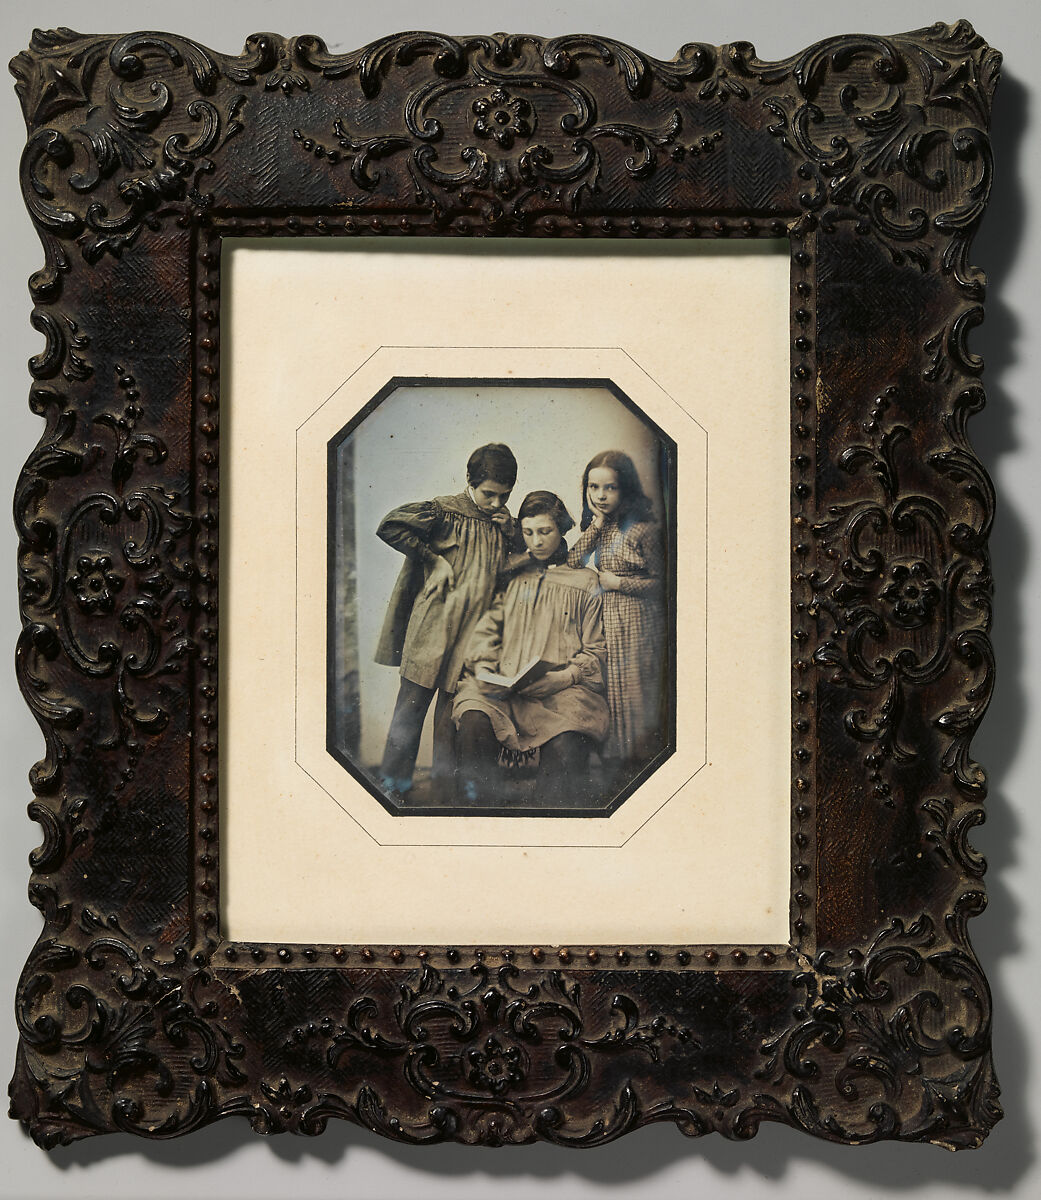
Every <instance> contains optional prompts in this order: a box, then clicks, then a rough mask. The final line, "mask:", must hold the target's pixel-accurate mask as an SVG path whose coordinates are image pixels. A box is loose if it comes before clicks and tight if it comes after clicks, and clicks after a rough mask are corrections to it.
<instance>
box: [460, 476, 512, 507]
mask: <svg viewBox="0 0 1041 1200" xmlns="http://www.w3.org/2000/svg"><path fill="white" fill-rule="evenodd" d="M512 491H513V487H512V486H511V485H508V484H505V483H497V482H496V481H495V480H494V479H486V480H485V481H484V482H483V483H479V484H477V486H476V487H473V486H471V488H470V494H471V495H472V496H473V500H474V504H476V505H477V507H478V508H479V509H480V510H481V512H486V513H497V512H502V510H503V509H504V508H505V507H506V501H507V500H509V498H510V492H512Z"/></svg>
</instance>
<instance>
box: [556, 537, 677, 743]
mask: <svg viewBox="0 0 1041 1200" xmlns="http://www.w3.org/2000/svg"><path fill="white" fill-rule="evenodd" d="M590 559H591V560H592V563H593V565H594V566H595V567H596V568H597V570H603V571H611V572H613V573H614V574H615V575H617V576H618V577H619V578H620V579H621V585H620V587H619V588H618V590H617V591H605V592H604V593H603V600H604V633H605V635H606V639H607V700H608V704H609V705H610V708H611V729H610V734H609V736H608V738H607V741H606V743H605V745H604V757H605V758H619V759H623V760H627V761H632V760H636V759H641V758H644V757H646V756H647V755H648V754H651V753H653V752H654V751H655V750H656V749H657V748H658V746H659V745H660V744H661V741H662V737H663V735H664V732H665V731H664V728H663V724H664V712H665V704H664V697H663V689H662V683H663V663H664V652H665V608H664V580H665V564H664V554H663V548H662V539H661V528H660V526H659V525H658V524H657V523H656V522H653V521H635V522H633V523H632V524H631V525H628V526H627V527H625V528H622V527H621V526H620V525H619V524H618V522H617V521H616V520H615V519H614V518H613V517H610V516H608V517H605V518H604V522H603V525H602V527H601V528H600V529H596V528H595V527H594V526H592V525H590V526H589V528H588V529H586V531H585V532H584V533H583V534H582V535H581V536H580V537H579V539H578V540H577V541H576V542H575V545H574V546H573V547H572V549H571V552H570V553H569V554H568V563H569V564H570V565H571V566H572V567H578V566H581V564H582V563H584V562H586V561H588V560H590Z"/></svg>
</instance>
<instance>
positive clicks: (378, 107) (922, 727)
mask: <svg viewBox="0 0 1041 1200" xmlns="http://www.w3.org/2000/svg"><path fill="white" fill-rule="evenodd" d="M999 67H1000V55H999V54H998V53H997V52H996V51H994V50H992V49H990V48H989V47H988V46H987V45H986V44H985V43H984V42H983V41H982V40H981V39H980V38H979V37H978V36H977V35H976V34H975V33H974V31H973V30H972V29H971V27H970V26H969V25H968V24H966V23H965V22H960V23H958V24H956V25H953V26H946V25H936V26H932V27H930V28H928V29H923V30H919V31H917V32H915V33H912V34H907V35H901V36H897V37H892V38H881V37H862V36H851V37H839V38H833V39H830V40H829V41H827V42H824V43H821V44H819V45H817V46H813V47H811V48H810V49H808V50H807V51H805V52H804V53H801V54H798V55H795V56H793V57H791V58H789V59H786V60H784V61H781V62H764V61H762V60H760V59H758V57H757V56H756V54H755V51H754V49H753V48H752V46H751V45H749V44H748V43H743V42H742V43H734V44H732V45H728V46H724V47H721V48H714V47H710V46H707V45H702V44H699V43H690V44H688V45H686V46H684V47H682V48H681V49H680V51H679V52H678V54H677V56H676V57H675V58H674V59H673V60H672V61H669V62H664V61H660V60H655V59H652V58H649V57H647V56H645V55H642V54H640V53H638V52H637V51H635V50H633V49H631V48H630V47H627V46H624V45H621V44H619V43H617V42H613V41H611V40H609V39H598V38H595V37H585V36H574V37H562V38H554V39H552V40H549V41H542V40H540V39H538V38H533V37H507V36H505V35H497V36H495V37H475V38H460V39H457V38H450V37H445V36H441V35H434V34H403V35H399V36H395V37H390V38H387V39H384V40H382V41H380V42H377V43H374V44H373V45H371V46H369V47H366V48H365V49H363V50H361V51H359V52H357V53H354V54H347V55H334V54H330V53H329V52H328V50H327V48H326V47H325V45H324V44H323V43H322V42H321V40H320V39H318V38H316V37H313V36H303V37H294V38H288V39H286V38H282V37H278V36H275V35H271V34H259V35H255V36H254V37H251V38H250V39H249V40H248V42H247V45H246V47H245V50H244V53H243V54H242V55H241V56H238V57H231V56H227V55H221V54H215V53H213V52H211V51H209V50H206V49H205V48H203V47H201V46H199V45H197V44H195V43H192V42H189V41H187V40H185V39H182V38H178V37H172V36H167V35H159V34H152V33H144V34H132V35H127V36H123V37H116V38H113V37H108V36H104V37H102V36H82V35H79V34H75V33H73V32H71V31H69V30H57V31H52V32H49V33H44V32H38V33H36V34H35V35H34V38H33V42H32V45H31V47H30V49H29V50H28V51H27V52H26V53H23V54H21V55H19V56H18V57H17V58H16V59H15V60H14V62H13V63H12V70H13V72H14V74H15V77H16V80H17V90H18V93H19V96H20V99H21V101H22V106H23V110H24V113H25V117H26V123H27V127H28V140H27V145H26V149H25V152H24V155H23V158H22V165H21V171H22V189H23V194H24V197H25V201H26V204H27V207H28V209H29V212H30V215H31V217H32V220H33V222H34V224H35V226H36V228H37V230H38V232H39V234H40V237H41V240H42V243H43V247H44V255H45V262H44V266H43V267H42V268H41V270H40V271H38V272H37V273H36V274H35V275H34V276H33V277H32V279H31V281H30V287H31V291H32V297H33V301H34V305H35V307H34V310H33V316H32V323H33V325H34V327H35V328H36V329H38V330H40V331H41V332H42V333H43V334H44V335H45V337H46V347H45V349H44V351H43V352H42V353H40V354H39V355H37V356H36V357H35V358H33V359H32V361H31V363H30V368H31V371H32V374H33V377H34V384H33V387H32V392H31V396H30V403H31V406H32V408H33V410H34V411H36V412H37V413H39V414H40V415H41V416H42V417H43V418H44V419H45V423H46V424H45V431H44V434H43V436H42V438H41V441H40V443H39V445H38V446H37V447H36V449H35V450H34V451H33V452H32V453H31V455H30V456H29V459H28V461H27V463H26V466H25V469H24V471H23V474H22V477H21V479H20V482H19V485H18V489H17V494H16V498H15V519H16V522H17V526H18V530H19V534H20V549H19V584H20V597H21V609H22V616H23V623H24V628H23V632H22V635H21V637H20V639H19V644H18V650H17V662H18V671H19V678H20V682H21V686H22V689H23V692H24V694H25V696H26V699H27V701H28V703H29V705H30V707H31V708H32V710H33V712H34V713H35V715H36V716H37V718H38V720H39V722H40V725H41V727H42V729H43V732H44V735H45V739H46V755H45V758H44V759H43V760H42V761H41V762H40V763H38V764H37V765H36V766H35V767H34V768H33V770H32V772H31V782H32V785H33V789H34V792H35V794H36V795H35V799H34V801H33V802H32V804H31V805H30V815H31V816H32V817H33V819H35V820H36V821H38V822H39V823H40V825H41V827H42V830H43V840H42V843H41V845H40V846H39V848H38V849H37V850H36V851H34V853H33V855H32V861H31V865H32V868H33V875H32V882H31V884H30V897H31V899H32V901H33V903H34V904H35V905H36V906H37V907H38V908H39V909H40V911H41V912H42V914H43V916H44V919H45V928H44V930H43V932H42V934H41V936H40V939H39V941H38V943H37V945H36V947H35V949H34V950H33V952H32V954H31V955H30V958H29V961H28V963H27V964H26V968H25V971H24V974H23V976H22V979H21V982H20V985H19V990H18V996H17V1014H18V1021H19V1030H20V1044H19V1051H18V1059H17V1064H16V1069H15V1075H14V1079H13V1081H12V1084H11V1089H10V1090H11V1100H12V1102H11V1112H12V1115H13V1116H14V1117H16V1118H18V1119H19V1120H21V1121H22V1122H23V1123H24V1124H25V1125H26V1127H27V1128H28V1129H29V1131H30V1132H31V1133H32V1135H33V1137H34V1138H35V1139H36V1140H37V1141H38V1142H39V1143H40V1144H41V1145H43V1146H47V1147H50V1146H53V1145H56V1144H59V1143H64V1142H68V1141H70V1140H73V1139H75V1138H78V1137H83V1136H87V1135H90V1134H97V1133H103V1132H106V1131H110V1130H116V1129H121V1130H127V1131H131V1132H135V1133H138V1134H141V1135H144V1136H152V1137H169V1136H173V1135H175V1134H178V1133H182V1132H187V1131H189V1130H191V1129H193V1128H196V1127H198V1126H200V1125H202V1124H205V1123H207V1122H209V1121H212V1120H215V1119H217V1118H220V1117H224V1116H232V1115H236V1116H242V1117H245V1118H246V1119H247V1120H248V1121H250V1123H251V1124H252V1126H253V1128H255V1129H256V1130H258V1131H259V1132H278V1131H282V1130H287V1129H288V1130H292V1131H294V1132H297V1133H307V1134H314V1133H318V1132H320V1131H321V1130H322V1129H323V1128H324V1127H325V1125H326V1123H327V1121H328V1119H329V1118H330V1117H333V1116H337V1117H343V1118H346V1119H348V1120H352V1121H355V1122H358V1123H360V1124H362V1125H365V1126H367V1127H369V1128H371V1129H374V1130H376V1131H378V1132H381V1133H383V1134H385V1135H386V1136H388V1137H392V1138H397V1139H400V1140H405V1141H409V1142H414V1143H422V1142H432V1141H440V1140H444V1139H455V1140H459V1141H465V1142H477V1143H483V1144H490V1145H497V1144H503V1143H506V1142H523V1141H530V1140H532V1139H535V1138H541V1139H545V1140H549V1141H553V1142H557V1143H560V1144H566V1145H579V1146H583V1145H584V1146H591V1145H596V1144H599V1143H601V1142H604V1141H607V1140H610V1139H612V1138H614V1137H617V1136H619V1135H620V1134H622V1133H624V1132H626V1131H628V1130H631V1129H633V1128H635V1127H637V1126H639V1125H641V1124H644V1123H647V1122H650V1121H661V1120H666V1121H671V1122H674V1123H675V1124H676V1125H677V1126H678V1127H679V1128H680V1129H681V1130H682V1131H683V1132H684V1133H686V1134H689V1135H699V1134H702V1133H706V1132H709V1131H712V1130H717V1131H719V1132H721V1133H723V1134H724V1135H725V1136H728V1137H734V1138H745V1137H750V1136H752V1135H753V1134H754V1133H755V1132H756V1130H757V1129H758V1127H759V1125H760V1123H761V1122H762V1121H764V1120H773V1121H780V1122H784V1123H787V1124H790V1125H794V1126H797V1127H800V1128H802V1129H805V1130H807V1131H809V1132H811V1133H813V1134H816V1135H817V1136H820V1137H824V1138H829V1139H832V1140H836V1141H845V1142H867V1141H874V1140H877V1139H880V1138H900V1139H904V1140H910V1141H927V1142H933V1143H936V1144H939V1145H942V1146H946V1147H948V1148H952V1149H956V1148H960V1147H964V1146H974V1145H977V1144H979V1142H980V1141H981V1140H982V1139H983V1137H984V1136H985V1135H986V1133H987V1132H988V1130H989V1129H990V1128H991V1126H992V1125H993V1124H994V1122H995V1121H996V1120H997V1119H998V1118H999V1117H1000V1115H1001V1113H1000V1108H999V1106H998V1103H997V1095H998V1091H997V1085H996V1082H995V1079H994V1075H993V1070H992V1067H991V1060H990V1002H989V994H988V989H987V983H986V980H985V978H984V976H983V974H982V972H981V970H980V967H979V964H978V962H977V960H976V958H975V955H974V953H973V951H972V948H971V946H970V943H969V939H968V934H967V921H968V919H969V918H970V917H971V916H974V915H976V914H977V913H979V912H980V911H981V910H982V908H983V906H984V903H985V894H984V890H983V885H982V875H983V871H984V863H983V861H982V859H981V858H980V856H979V855H978V854H977V853H976V852H975V851H974V850H973V848H972V847H971V845H970V843H969V841H968V835H969V833H970V832H971V830H972V828H973V827H974V826H975V825H977V824H979V822H980V821H981V820H982V819H983V809H982V801H983V798H984V794H985V779H984V775H983V772H982V770H981V769H980V768H979V766H978V765H977V764H976V763H975V762H974V761H973V759H972V757H971V753H970V739H971V737H972V735H973V732H974V731H975V729H976V727H977V725H978V723H979V721H980V719H981V716H982V714H983V711H984V709H985V707H986V703H987V699H988V696H989V694H990V690H991V686H992V680H993V663H992V655H991V649H990V642H989V639H988V636H987V630H988V626H989V620H990V600H989V595H990V575H989V565H988V558H987V535H988V531H989V526H990V521H991V517H992V512H993V497H992V493H991V488H990V484H989V481H988V479H987V476H986V474H985V473H984V471H983V470H982V468H981V466H980V464H979V462H978V461H977V459H976V457H975V456H974V454H973V452H972V449H971V446H970V444H969V442H968V439H967V435H966V423H967V420H968V418H969V416H971V415H972V414H974V413H976V412H978V411H979V410H980V409H981V407H982V406H983V400H984V397H983V391H982V388H981V385H980V382H979V375H980V371H981V366H982V364H981V362H980V361H979V359H978V358H977V357H976V356H975V355H974V354H973V353H972V352H971V351H970V350H969V348H968V345H967V335H968V333H969V331H970V330H971V329H972V328H973V327H974V326H975V325H976V324H978V323H979V321H980V320H981V319H982V315H983V308H982V302H983V297H984V288H985V280H984V276H983V275H982V273H981V272H980V271H979V270H978V269H977V268H975V267H974V266H973V265H972V263H971V261H970V258H969V253H970V245H971V240H972V237H973V234H974V232H975V230H976V228H977V226H978V223H979V221H980V219H981V217H982V214H983V210H984V207H985V204H986V201H987V197H988V194H989V190H990V181H991V169H992V168H991V160H990V143H989V138H988V133H987V129H988V122H989V113H990V104H991V99H992V94H993V88H994V85H995V83H996V80H997V76H998V71H999ZM357 233H366V234H382V235H386V236H410V235H413V234H434V235H438V236H459V237H470V236H509V237H583V238H584V237H603V238H631V237H635V238H654V239H659V238H675V239H683V238H688V237H750V238H754V237H756V236H762V235H764V234H765V235H770V236H783V235H784V234H785V233H787V235H788V236H789V237H790V238H791V242H792V249H793V254H792V287H793V303H792V645H793V651H792V697H793V721H792V727H793V734H792V763H793V771H792V924H791V941H790V943H789V945H787V946H784V947H758V948H757V947H715V946H697V945H691V946H641V947H637V946H590V947H568V946H552V947H550V946H532V947H529V948H524V949H517V948H506V949H504V948H501V947H500V948H496V947H494V946H484V947H452V946H443V947H422V946H420V947H379V946H371V947H361V946H351V947H345V946H295V945H294V946H261V945H253V946H242V945H232V944H228V943H226V942H224V941H223V940H222V937H221V931H220V920H219V915H218V914H219V904H218V896H217V880H218V871H217V867H218V861H219V847H220V837H219V827H218V820H217V817H218V797H217V782H218V780H217V770H216V763H217V755H218V747H219V729H218V727H217V720H216V713H217V707H216V685H217V662H216V645H217V625H218V621H219V607H218V590H217V589H218V580H217V570H216V563H217V535H218V504H219V481H220V463H219V457H218V438H219V419H220V404H219V395H220V389H219V385H220V366H219V364H220V359H219V291H220V283H221V279H220V253H219V251H220V242H221V238H222V237H223V236H225V235H234V236H250V235H265V236H270V235H275V236H286V237H313V236H324V237H328V236H347V237H349V236H352V235H354V234H357ZM129 314H132V315H133V326H132V328H131V329H130V330H129V331H128V328H127V326H126V322H125V318H126V317H127V316H128V315H129ZM746 470H748V471H749V474H748V475H747V476H745V475H744V474H743V473H744V472H745V471H746ZM745 478H747V481H748V486H754V473H753V472H752V471H751V468H750V466H749V464H735V466H734V478H733V482H734V485H735V486H741V481H742V480H743V479H745ZM260 519H263V514H262V513H258V520H260ZM749 586H754V581H753V580H750V581H749ZM680 732H681V733H682V731H680Z"/></svg>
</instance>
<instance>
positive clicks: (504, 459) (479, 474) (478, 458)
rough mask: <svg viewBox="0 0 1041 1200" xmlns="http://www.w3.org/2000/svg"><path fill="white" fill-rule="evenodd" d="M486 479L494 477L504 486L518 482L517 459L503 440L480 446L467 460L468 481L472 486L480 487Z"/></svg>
mask: <svg viewBox="0 0 1041 1200" xmlns="http://www.w3.org/2000/svg"><path fill="white" fill-rule="evenodd" d="M486 479H494V480H495V482H496V483H499V484H502V486H503V487H513V485H514V484H515V483H516V482H517V460H516V459H515V458H514V457H513V451H512V450H511V449H510V448H509V446H504V445H503V444H502V442H489V443H488V445H487V446H478V447H477V449H476V450H475V451H474V452H473V454H471V455H470V457H469V459H468V460H467V463H466V482H467V483H468V484H469V485H470V486H471V487H480V486H481V484H482V483H484V481H485V480H486Z"/></svg>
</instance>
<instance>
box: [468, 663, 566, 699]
mask: <svg viewBox="0 0 1041 1200" xmlns="http://www.w3.org/2000/svg"><path fill="white" fill-rule="evenodd" d="M559 666H560V663H554V662H547V661H546V660H545V659H544V658H533V659H532V660H531V662H529V663H526V664H525V665H524V666H523V667H521V669H520V670H519V671H518V672H517V673H516V675H500V674H498V673H497V672H496V671H491V670H489V669H488V668H487V667H478V668H477V670H476V671H474V678H475V679H479V680H480V681H481V683H490V684H492V685H493V686H494V687H500V688H503V689H505V690H506V691H508V692H519V691H520V690H521V689H522V688H526V687H527V686H528V684H529V683H534V682H535V680H536V679H541V678H542V676H543V675H545V674H546V672H547V671H555V670H557V668H558V667H559Z"/></svg>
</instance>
